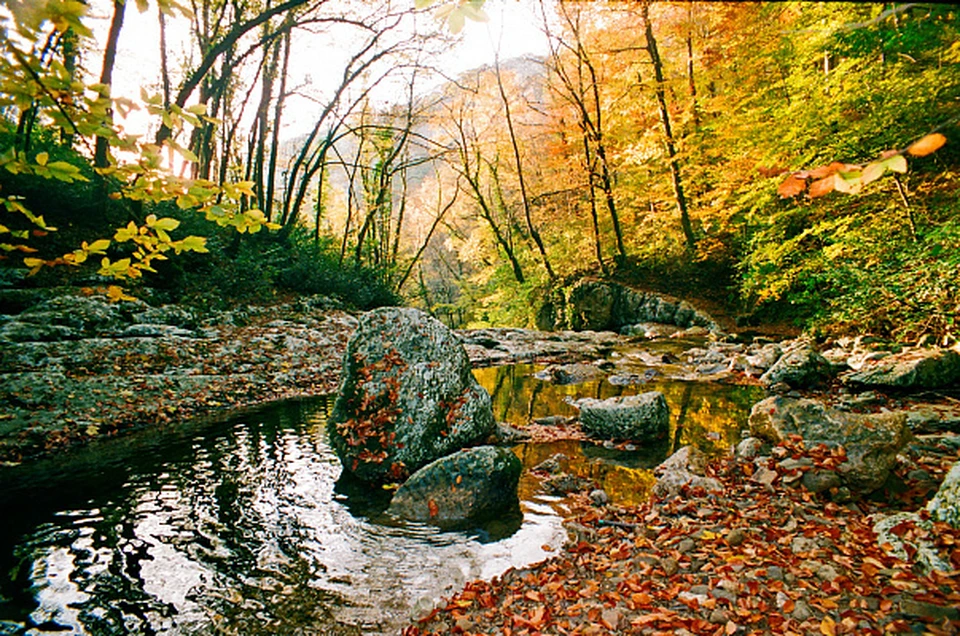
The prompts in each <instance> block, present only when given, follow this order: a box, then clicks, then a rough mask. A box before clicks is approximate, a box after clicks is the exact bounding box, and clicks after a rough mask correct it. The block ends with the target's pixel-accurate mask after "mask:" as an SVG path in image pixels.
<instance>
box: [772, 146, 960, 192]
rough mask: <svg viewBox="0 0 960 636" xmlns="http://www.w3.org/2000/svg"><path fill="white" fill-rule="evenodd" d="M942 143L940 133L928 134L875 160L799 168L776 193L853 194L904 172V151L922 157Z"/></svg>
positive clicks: (905, 162) (835, 162)
mask: <svg viewBox="0 0 960 636" xmlns="http://www.w3.org/2000/svg"><path fill="white" fill-rule="evenodd" d="M946 142H947V139H946V137H944V136H943V135H942V134H940V133H931V134H929V135H925V136H923V137H921V138H920V139H919V140H917V141H916V142H914V143H913V144H911V145H910V146H909V147H908V148H907V149H906V150H904V151H898V150H888V151H885V152H883V153H882V154H881V155H880V158H879V159H877V160H875V161H872V162H870V163H868V164H866V165H865V166H858V165H852V164H844V163H840V162H839V161H834V162H832V163H830V164H828V165H826V166H820V167H819V168H815V169H813V170H800V171H798V172H794V173H792V174H790V175H788V176H787V177H786V178H785V179H784V180H783V181H781V182H780V185H779V186H778V188H777V194H779V195H780V197H781V198H783V199H792V198H794V197H796V196H798V195H800V194H803V193H804V192H806V193H807V196H808V197H810V198H811V199H816V198H818V197H822V196H824V195H826V194H829V193H830V192H833V191H834V190H836V191H838V192H843V193H845V194H857V193H859V192H860V191H861V190H862V189H863V187H864V186H866V185H868V184H870V183H873V182H874V181H877V180H878V179H880V178H881V177H883V176H884V175H886V174H887V173H899V174H903V173H905V172H907V170H908V165H907V158H906V157H905V156H904V153H906V154H909V155H911V156H913V157H923V156H926V155H929V154H932V153H934V152H936V151H937V150H939V149H940V148H942V147H943V145H944V144H946ZM808 186H809V187H808Z"/></svg>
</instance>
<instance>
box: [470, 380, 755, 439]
mask: <svg viewBox="0 0 960 636" xmlns="http://www.w3.org/2000/svg"><path fill="white" fill-rule="evenodd" d="M542 368H543V366H542V365H533V364H515V365H508V366H502V367H492V368H486V369H476V370H475V371H474V374H475V375H476V377H477V380H478V381H479V382H480V384H481V386H483V387H484V388H485V389H487V390H488V391H489V392H490V396H491V399H492V402H493V409H494V416H495V417H496V418H497V420H498V421H505V422H510V423H511V424H515V425H519V426H523V425H525V424H528V423H529V422H530V421H532V420H533V419H535V418H538V417H547V416H551V415H563V416H576V415H577V410H576V409H575V408H574V407H573V406H572V405H571V404H570V403H569V401H571V400H574V399H577V398H583V397H593V398H596V399H599V400H604V399H607V398H611V397H617V396H621V395H637V394H639V393H645V392H647V391H660V392H661V393H663V395H664V398H666V400H667V405H668V406H669V407H670V413H671V418H670V437H669V439H670V442H671V443H670V445H669V450H670V452H673V451H674V450H676V449H677V448H679V447H681V446H683V445H685V444H693V445H694V446H697V447H698V448H700V449H701V450H704V451H705V452H708V453H713V454H716V453H720V452H722V451H725V450H726V449H727V448H729V447H730V446H731V445H733V444H736V442H737V441H738V440H739V436H740V430H741V429H742V428H744V426H745V425H746V422H747V417H748V416H749V414H750V408H751V406H752V405H753V403H754V402H756V401H757V400H759V399H760V398H761V397H762V394H761V392H760V390H759V389H758V388H757V387H753V386H737V385H727V384H715V383H707V382H684V381H673V380H661V381H659V382H650V383H646V384H634V385H628V386H616V385H613V384H610V383H609V382H607V381H606V379H605V378H600V379H598V380H591V381H589V382H582V383H580V384H567V385H556V384H552V383H550V382H544V381H542V380H538V379H537V378H535V377H533V374H534V373H536V372H537V371H539V370H540V369H542Z"/></svg>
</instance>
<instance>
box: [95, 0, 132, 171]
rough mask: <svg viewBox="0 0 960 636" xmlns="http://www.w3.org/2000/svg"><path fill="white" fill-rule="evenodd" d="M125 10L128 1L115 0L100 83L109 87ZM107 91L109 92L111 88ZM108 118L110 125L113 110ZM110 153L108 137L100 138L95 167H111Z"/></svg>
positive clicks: (108, 112)
mask: <svg viewBox="0 0 960 636" xmlns="http://www.w3.org/2000/svg"><path fill="white" fill-rule="evenodd" d="M125 8H126V0H113V18H112V19H111V20H110V31H109V32H108V33H107V42H106V46H105V47H104V50H103V68H102V69H101V71H100V83H101V84H104V85H106V86H107V87H109V86H110V84H111V83H112V82H113V68H114V66H115V64H116V61H117V43H118V42H119V41H120V29H122V28H123V14H124V9H125ZM107 90H108V91H109V88H108V89H107ZM108 98H109V94H108ZM107 118H108V119H109V121H110V123H112V122H113V108H109V107H108V108H107ZM109 153H110V142H109V141H108V140H107V138H106V137H100V136H98V137H97V139H96V142H95V145H94V154H93V165H94V166H95V167H97V168H106V167H107V166H109V165H110V157H109Z"/></svg>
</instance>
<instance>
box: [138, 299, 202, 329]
mask: <svg viewBox="0 0 960 636" xmlns="http://www.w3.org/2000/svg"><path fill="white" fill-rule="evenodd" d="M133 321H134V322H136V323H143V324H151V325H171V326H173V327H182V328H184V329H196V327H197V325H198V321H197V318H196V316H194V314H193V312H191V311H189V310H187V309H184V308H183V307H178V306H177V305H164V306H162V307H150V308H149V309H147V310H146V311H142V312H140V313H137V314H134V315H133Z"/></svg>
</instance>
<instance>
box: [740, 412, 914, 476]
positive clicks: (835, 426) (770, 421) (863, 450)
mask: <svg viewBox="0 0 960 636" xmlns="http://www.w3.org/2000/svg"><path fill="white" fill-rule="evenodd" d="M906 420H907V418H906V415H905V414H903V413H871V414H863V413H851V412H849V411H842V410H839V409H832V408H829V407H827V406H825V405H824V404H822V403H821V402H818V401H817V400H812V399H797V398H788V397H782V396H774V397H769V398H766V399H765V400H761V401H760V402H758V403H756V404H754V405H753V408H752V409H751V411H750V419H749V423H750V434H751V435H754V436H756V437H759V438H761V439H765V440H767V441H769V442H772V443H774V444H779V443H782V442H786V441H788V440H790V438H791V437H792V436H795V435H799V436H800V438H801V439H803V442H804V444H805V445H806V446H807V447H808V448H811V447H813V446H816V445H818V444H825V445H826V446H828V447H831V448H835V447H838V446H842V447H843V448H844V450H845V451H846V454H847V459H846V461H845V462H843V463H842V464H840V466H839V470H840V474H841V477H842V478H843V479H844V481H845V483H847V485H848V486H850V487H851V488H853V489H855V490H859V491H864V492H870V491H873V490H876V489H877V488H879V487H880V486H881V485H883V482H884V481H885V480H886V478H887V475H888V474H889V472H890V469H891V468H892V467H893V465H894V464H895V463H896V458H897V453H898V452H900V449H902V448H903V447H904V446H905V445H906V444H907V443H908V442H909V441H910V439H911V434H910V429H909V428H908V427H907V423H906Z"/></svg>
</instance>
